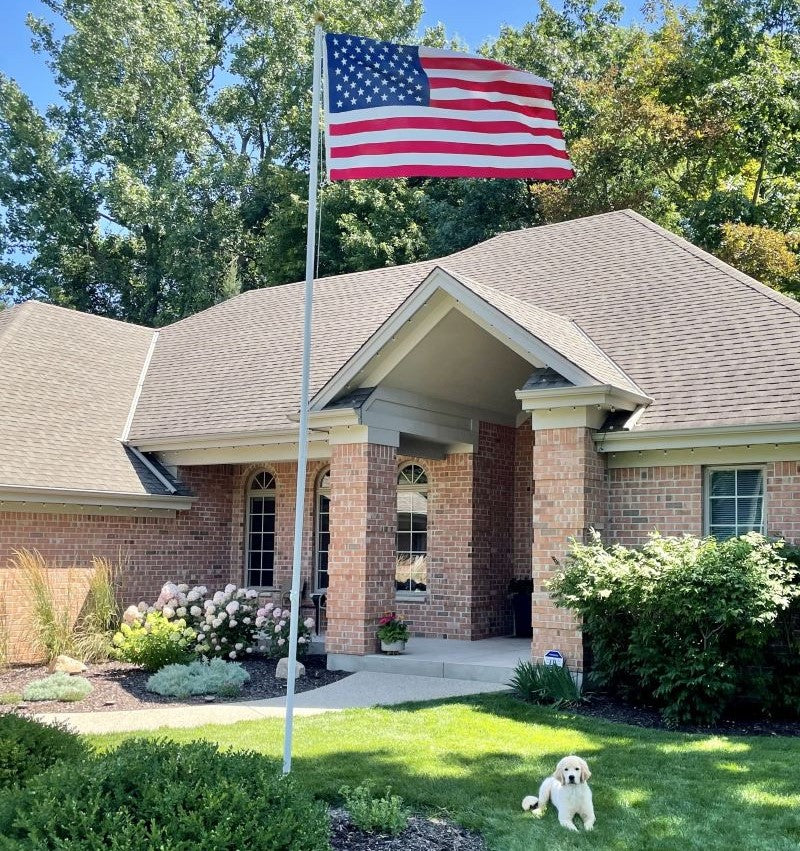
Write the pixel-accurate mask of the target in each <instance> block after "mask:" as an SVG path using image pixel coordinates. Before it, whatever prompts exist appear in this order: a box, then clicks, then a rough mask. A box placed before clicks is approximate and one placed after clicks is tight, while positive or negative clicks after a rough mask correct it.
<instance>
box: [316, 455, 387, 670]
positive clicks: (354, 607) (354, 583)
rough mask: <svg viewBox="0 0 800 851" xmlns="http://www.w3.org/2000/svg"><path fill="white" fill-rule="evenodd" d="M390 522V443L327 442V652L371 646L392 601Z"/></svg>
mask: <svg viewBox="0 0 800 851" xmlns="http://www.w3.org/2000/svg"><path fill="white" fill-rule="evenodd" d="M396 524H397V463H396V450H395V448H394V447H393V446H384V445H382V444H376V443H345V444H337V445H333V446H332V447H331V515H330V527H331V545H330V555H329V577H330V578H329V582H330V584H329V587H328V629H327V633H326V636H325V649H326V650H327V652H328V653H350V654H355V655H364V654H366V653H374V652H375V651H376V649H377V639H376V637H375V630H376V628H377V625H378V618H379V617H380V616H381V614H382V613H383V612H385V611H387V610H391V609H392V608H393V606H394V598H395V527H396Z"/></svg>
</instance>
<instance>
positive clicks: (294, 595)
mask: <svg viewBox="0 0 800 851" xmlns="http://www.w3.org/2000/svg"><path fill="white" fill-rule="evenodd" d="M323 20H324V18H323V16H322V15H320V14H319V13H318V14H316V15H315V16H314V24H315V26H314V60H313V61H314V74H313V87H312V96H311V145H310V148H309V154H310V161H309V175H308V219H307V225H306V228H307V229H306V285H305V303H304V308H303V369H302V376H301V381H300V430H299V434H298V445H297V488H296V491H295V515H294V549H293V552H292V591H291V612H292V616H291V620H290V625H289V664H288V671H287V678H286V721H285V726H284V735H283V773H284V774H288V773H289V772H290V771H291V770H292V734H293V731H294V693H295V677H296V675H297V636H298V627H299V621H300V581H301V566H302V556H303V519H304V515H305V495H306V470H307V467H308V402H309V375H310V372H311V315H312V308H313V298H314V250H315V241H316V240H315V236H316V224H317V186H318V174H317V171H318V163H319V104H320V91H321V71H322V68H321V64H322V22H323Z"/></svg>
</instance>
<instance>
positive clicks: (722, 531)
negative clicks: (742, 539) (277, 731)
mask: <svg viewBox="0 0 800 851" xmlns="http://www.w3.org/2000/svg"><path fill="white" fill-rule="evenodd" d="M709 531H710V532H711V534H712V535H713V536H714V537H715V538H716V539H717V540H718V541H724V540H726V538H733V537H734V536H735V535H736V528H735V527H734V526H712V527H711V529H710V530H709Z"/></svg>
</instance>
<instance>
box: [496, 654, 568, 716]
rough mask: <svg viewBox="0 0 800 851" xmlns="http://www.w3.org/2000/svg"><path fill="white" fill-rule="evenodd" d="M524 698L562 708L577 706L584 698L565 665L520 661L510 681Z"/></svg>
mask: <svg viewBox="0 0 800 851" xmlns="http://www.w3.org/2000/svg"><path fill="white" fill-rule="evenodd" d="M509 685H510V686H511V688H512V689H513V690H514V692H515V693H516V694H517V696H518V697H521V698H522V699H523V700H527V701H528V702H529V703H542V704H545V705H547V706H555V707H556V708H561V707H564V706H575V705H576V704H578V703H580V702H581V701H582V700H583V697H582V695H581V690H580V688H578V684H577V683H576V682H575V680H574V679H573V678H572V674H571V673H570V672H569V669H568V668H567V667H566V666H565V667H562V668H559V667H558V666H557V665H540V664H534V663H533V662H520V663H519V664H518V665H517V667H516V668H515V669H514V676H513V677H512V678H511V682H510V683H509Z"/></svg>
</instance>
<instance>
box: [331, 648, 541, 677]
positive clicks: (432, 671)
mask: <svg viewBox="0 0 800 851" xmlns="http://www.w3.org/2000/svg"><path fill="white" fill-rule="evenodd" d="M528 658H530V642H529V641H528V640H527V639H513V638H488V639H485V640H483V641H457V640H442V639H432V638H412V639H411V640H410V641H409V642H408V645H407V647H406V652H405V653H403V654H401V655H399V656H387V655H385V654H378V653H376V654H370V655H367V656H351V655H348V654H344V653H329V654H328V668H329V669H330V670H335V671H374V672H376V673H383V674H407V675H414V676H418V677H441V678H443V679H450V680H471V681H473V682H482V683H498V684H501V685H507V684H508V682H509V680H510V679H511V677H512V676H513V675H514V669H515V667H516V665H517V663H518V662H519V661H520V660H522V659H528Z"/></svg>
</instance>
